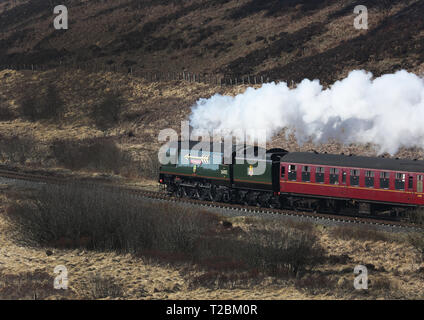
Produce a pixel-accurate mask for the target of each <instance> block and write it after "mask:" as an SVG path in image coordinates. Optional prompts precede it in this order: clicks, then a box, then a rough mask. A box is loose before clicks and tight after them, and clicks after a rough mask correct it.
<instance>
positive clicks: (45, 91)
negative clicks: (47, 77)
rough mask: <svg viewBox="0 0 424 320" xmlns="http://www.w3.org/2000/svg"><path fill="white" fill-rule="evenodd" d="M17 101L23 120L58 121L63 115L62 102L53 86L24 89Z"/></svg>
mask: <svg viewBox="0 0 424 320" xmlns="http://www.w3.org/2000/svg"><path fill="white" fill-rule="evenodd" d="M24 92H25V93H24V95H23V96H22V97H21V99H20V101H19V110H20V114H21V116H22V117H23V118H25V119H27V120H30V121H36V120H41V119H52V120H59V119H60V117H61V116H62V114H63V110H64V101H63V100H62V99H61V97H60V95H59V92H58V90H57V88H56V86H54V85H53V84H49V85H48V86H47V87H46V88H43V87H41V86H32V87H29V88H25V91H24Z"/></svg>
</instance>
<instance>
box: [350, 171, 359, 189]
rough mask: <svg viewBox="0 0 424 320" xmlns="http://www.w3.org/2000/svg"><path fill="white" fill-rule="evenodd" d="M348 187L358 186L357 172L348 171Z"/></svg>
mask: <svg viewBox="0 0 424 320" xmlns="http://www.w3.org/2000/svg"><path fill="white" fill-rule="evenodd" d="M350 185H351V186H359V170H357V169H353V170H350Z"/></svg>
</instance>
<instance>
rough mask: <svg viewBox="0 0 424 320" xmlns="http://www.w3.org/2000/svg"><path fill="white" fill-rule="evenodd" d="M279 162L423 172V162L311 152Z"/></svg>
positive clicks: (289, 155) (283, 158) (290, 155)
mask: <svg viewBox="0 0 424 320" xmlns="http://www.w3.org/2000/svg"><path fill="white" fill-rule="evenodd" d="M281 161H282V162H292V163H304V164H314V165H319V164H321V165H327V166H336V167H352V168H365V169H367V168H368V169H376V170H392V171H399V172H402V171H405V172H424V161H423V160H408V159H393V158H382V157H379V158H377V157H363V156H353V155H352V156H350V155H341V154H327V153H312V152H290V153H288V154H286V155H285V156H284V157H282V158H281Z"/></svg>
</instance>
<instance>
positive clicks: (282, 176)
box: [281, 167, 286, 178]
mask: <svg viewBox="0 0 424 320" xmlns="http://www.w3.org/2000/svg"><path fill="white" fill-rule="evenodd" d="M285 177H286V167H281V178H285Z"/></svg>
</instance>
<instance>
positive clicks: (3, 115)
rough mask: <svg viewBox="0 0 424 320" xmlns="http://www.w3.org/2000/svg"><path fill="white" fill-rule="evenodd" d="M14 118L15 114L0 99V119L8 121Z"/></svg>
mask: <svg viewBox="0 0 424 320" xmlns="http://www.w3.org/2000/svg"><path fill="white" fill-rule="evenodd" d="M15 118H16V114H15V113H14V112H13V111H12V110H10V108H9V107H8V106H7V105H5V104H3V103H2V102H1V101H0V121H9V120H13V119H15Z"/></svg>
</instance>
